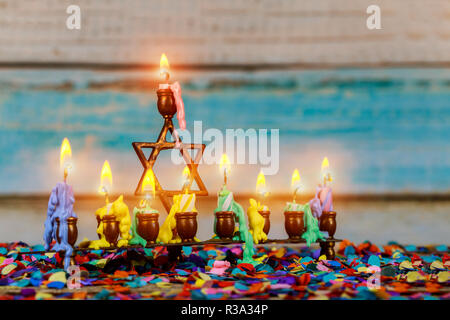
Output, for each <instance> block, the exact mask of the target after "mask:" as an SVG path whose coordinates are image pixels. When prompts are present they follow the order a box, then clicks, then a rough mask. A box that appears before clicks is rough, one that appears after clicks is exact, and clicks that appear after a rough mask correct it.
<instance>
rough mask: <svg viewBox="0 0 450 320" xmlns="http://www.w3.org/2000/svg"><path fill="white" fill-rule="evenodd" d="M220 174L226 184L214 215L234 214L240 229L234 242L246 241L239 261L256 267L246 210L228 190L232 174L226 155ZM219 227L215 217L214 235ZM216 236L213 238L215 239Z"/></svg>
mask: <svg viewBox="0 0 450 320" xmlns="http://www.w3.org/2000/svg"><path fill="white" fill-rule="evenodd" d="M219 169H220V172H221V173H222V174H223V175H224V184H223V186H222V189H221V190H220V191H219V193H218V198H217V208H216V209H214V213H217V212H223V211H232V212H233V213H234V217H235V220H236V222H237V223H238V224H239V229H238V231H239V232H237V233H236V234H235V236H233V240H239V241H244V242H245V244H244V251H243V259H242V260H240V261H238V262H239V263H241V262H243V263H251V264H254V265H256V264H257V262H256V261H255V260H253V256H254V254H255V248H254V246H253V237H252V234H251V233H250V231H249V230H248V227H247V223H246V221H245V214H244V209H243V208H242V206H241V205H240V204H239V203H237V202H236V201H234V197H233V193H232V192H231V191H230V190H228V189H227V186H226V183H227V177H228V174H229V173H230V161H229V159H228V156H227V155H226V154H224V155H222V158H221V161H220V165H219ZM216 225H217V216H214V233H215V234H217V232H216ZM215 237H216V236H214V237H213V238H215Z"/></svg>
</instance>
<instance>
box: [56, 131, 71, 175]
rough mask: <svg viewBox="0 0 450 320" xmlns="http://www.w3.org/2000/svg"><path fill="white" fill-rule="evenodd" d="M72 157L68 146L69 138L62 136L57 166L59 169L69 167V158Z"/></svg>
mask: <svg viewBox="0 0 450 320" xmlns="http://www.w3.org/2000/svg"><path fill="white" fill-rule="evenodd" d="M71 159H72V148H71V147H70V142H69V139H67V138H64V140H63V142H62V144H61V153H60V158H59V166H60V168H61V169H64V170H66V169H67V168H68V167H70V163H69V162H70V160H71Z"/></svg>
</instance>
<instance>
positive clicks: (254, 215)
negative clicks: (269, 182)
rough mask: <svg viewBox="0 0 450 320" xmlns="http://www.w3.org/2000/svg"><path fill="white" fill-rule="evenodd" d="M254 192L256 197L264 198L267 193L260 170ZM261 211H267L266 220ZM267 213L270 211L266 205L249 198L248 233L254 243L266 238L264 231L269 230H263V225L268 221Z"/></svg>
mask: <svg viewBox="0 0 450 320" xmlns="http://www.w3.org/2000/svg"><path fill="white" fill-rule="evenodd" d="M256 193H257V195H258V199H264V198H265V197H266V196H267V194H268V192H267V191H266V177H265V176H264V173H263V172H262V170H261V171H260V172H259V174H258V177H257V179H256ZM262 213H264V214H266V213H267V220H266V219H265V217H263V216H262ZM269 214H270V211H269V208H268V207H267V206H266V205H261V202H260V201H256V200H255V199H250V207H249V208H248V209H247V215H248V223H249V226H250V233H251V234H252V236H253V241H254V242H255V243H256V244H258V243H260V242H262V241H266V240H267V234H266V232H269V230H267V229H266V232H265V231H264V226H265V225H266V223H267V222H268V221H269ZM266 221H267V222H266ZM269 223H270V222H269ZM269 223H267V227H270V224H269Z"/></svg>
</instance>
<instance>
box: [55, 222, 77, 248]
mask: <svg viewBox="0 0 450 320" xmlns="http://www.w3.org/2000/svg"><path fill="white" fill-rule="evenodd" d="M55 220H56V241H57V242H58V243H61V237H60V236H59V225H60V220H59V218H56V219H55ZM77 221H78V219H77V218H75V217H69V218H67V232H68V234H67V242H68V243H69V244H70V246H72V247H73V246H74V245H75V243H76V242H77V238H78V228H77Z"/></svg>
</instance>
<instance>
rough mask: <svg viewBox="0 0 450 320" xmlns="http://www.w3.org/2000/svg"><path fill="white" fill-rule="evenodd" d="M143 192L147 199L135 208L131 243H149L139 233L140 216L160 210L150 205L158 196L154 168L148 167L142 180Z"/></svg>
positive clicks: (144, 244)
mask: <svg viewBox="0 0 450 320" xmlns="http://www.w3.org/2000/svg"><path fill="white" fill-rule="evenodd" d="M141 188H142V193H144V194H145V199H143V200H142V201H141V202H140V204H139V208H136V207H135V208H134V209H133V220H132V223H131V240H130V241H129V243H130V244H131V245H142V246H144V247H145V246H146V245H147V240H145V239H144V238H143V237H142V236H141V235H139V233H138V216H139V215H141V214H159V212H158V211H157V210H156V209H153V208H152V207H151V206H150V202H151V199H152V196H153V198H155V196H156V189H155V175H154V174H153V170H152V169H147V170H146V172H145V175H144V180H143V181H142V187H141Z"/></svg>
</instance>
